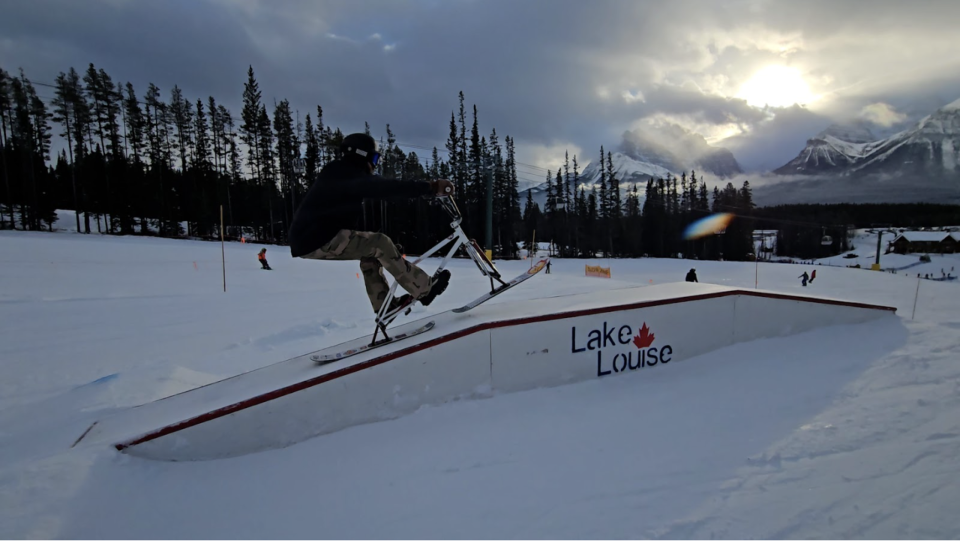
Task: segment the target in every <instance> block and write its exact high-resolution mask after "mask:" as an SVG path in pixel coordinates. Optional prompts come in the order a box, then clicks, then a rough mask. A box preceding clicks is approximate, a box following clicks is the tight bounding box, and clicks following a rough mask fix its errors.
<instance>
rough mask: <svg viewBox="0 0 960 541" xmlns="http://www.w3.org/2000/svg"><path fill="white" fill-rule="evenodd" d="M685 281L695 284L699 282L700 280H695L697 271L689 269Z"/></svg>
mask: <svg viewBox="0 0 960 541" xmlns="http://www.w3.org/2000/svg"><path fill="white" fill-rule="evenodd" d="M687 281H688V282H697V283H699V282H700V280H697V269H690V272H688V273H687Z"/></svg>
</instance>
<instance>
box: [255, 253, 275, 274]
mask: <svg viewBox="0 0 960 541" xmlns="http://www.w3.org/2000/svg"><path fill="white" fill-rule="evenodd" d="M257 259H259V260H260V268H261V269H262V270H273V269H271V268H270V264H269V263H267V249H266V248H263V249H262V250H260V253H258V254H257Z"/></svg>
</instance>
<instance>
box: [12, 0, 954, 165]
mask: <svg viewBox="0 0 960 541" xmlns="http://www.w3.org/2000/svg"><path fill="white" fill-rule="evenodd" d="M0 13H2V16H0V67H3V68H4V69H6V70H7V71H8V72H11V73H15V72H16V70H17V69H18V68H23V69H24V70H25V72H26V74H27V76H28V77H29V78H31V79H32V80H34V81H38V82H52V81H53V80H54V78H55V77H56V75H57V73H59V72H60V71H66V70H68V69H69V68H70V67H75V68H76V69H77V70H78V71H82V70H83V69H85V68H86V66H87V64H89V63H90V62H93V63H94V64H95V65H96V67H98V68H104V69H105V70H106V71H107V72H108V73H109V74H110V75H111V76H112V77H113V78H114V80H115V81H121V82H127V81H129V82H131V83H133V84H134V86H135V87H136V88H137V91H138V93H139V95H140V96H142V95H143V93H144V91H145V90H146V86H147V84H148V83H150V82H153V83H155V84H156V85H158V86H159V87H160V88H161V89H162V90H163V92H164V95H169V89H170V88H171V87H172V86H173V85H174V84H176V85H179V86H180V88H182V89H183V90H184V93H185V95H186V96H187V97H189V98H192V99H194V100H195V99H197V98H203V99H204V100H205V99H206V97H207V96H211V95H212V96H214V97H215V98H216V99H217V100H218V101H220V102H221V103H224V104H225V105H227V106H228V107H229V108H230V109H231V111H232V112H233V113H234V115H238V114H239V110H240V100H241V94H242V91H243V83H244V82H245V79H246V70H247V67H248V65H252V66H253V68H254V70H255V72H256V76H257V78H258V80H259V83H260V88H261V90H262V92H263V99H264V101H265V102H266V103H267V104H268V110H272V103H273V101H274V100H275V99H276V100H278V101H279V100H280V99H284V98H286V99H289V100H290V102H291V104H292V105H293V106H294V107H296V108H298V109H299V110H300V111H301V112H302V113H307V112H313V111H315V110H316V106H317V105H321V106H323V109H324V113H325V114H324V116H325V121H326V122H327V123H328V124H330V125H333V126H337V127H340V128H341V129H342V130H344V131H345V132H350V131H360V130H362V129H363V125H364V124H363V123H364V122H369V123H370V125H371V127H372V131H373V132H374V135H376V136H380V135H383V132H384V131H385V129H384V127H385V125H386V124H387V123H389V124H390V125H391V128H392V129H393V131H394V132H395V134H396V135H397V137H398V139H399V140H400V141H401V142H403V143H408V144H411V145H418V146H423V147H433V146H435V145H436V146H438V147H439V148H441V149H442V148H443V143H444V141H445V139H446V135H447V132H448V125H449V120H450V114H451V112H452V111H454V110H455V109H456V108H457V107H458V100H457V93H458V92H460V91H463V92H464V94H465V97H466V103H467V106H468V107H471V108H472V106H473V105H476V106H477V108H478V109H479V118H480V130H481V133H483V134H489V133H490V130H491V129H492V128H496V130H497V133H498V134H499V135H500V136H501V138H502V137H503V136H504V135H510V136H512V137H514V139H515V140H516V143H517V147H518V152H519V159H520V161H522V162H524V163H529V164H533V165H537V166H540V167H551V168H553V169H554V170H555V169H556V166H557V164H558V163H560V162H562V159H563V153H564V151H569V152H570V153H571V155H574V154H576V155H579V156H580V162H581V163H586V162H587V161H589V160H592V159H593V157H594V156H595V155H596V154H598V153H599V147H600V145H604V146H605V147H607V148H608V149H609V148H611V147H613V148H615V147H616V145H618V144H619V142H620V141H621V137H622V134H623V133H624V132H625V131H627V130H631V129H635V128H637V127H638V126H641V125H643V124H658V123H676V124H680V125H682V126H684V127H686V128H688V129H691V130H694V131H697V132H698V133H701V134H702V135H703V136H704V137H706V138H707V140H708V141H710V142H711V143H712V144H716V145H720V146H725V147H726V148H729V149H730V150H731V151H733V152H734V154H735V156H736V157H737V159H738V160H739V161H740V162H741V165H742V166H743V167H744V169H746V170H749V171H763V170H768V169H771V168H775V167H778V166H780V165H783V164H784V163H785V162H787V161H789V160H790V159H792V158H793V157H794V156H795V155H796V154H797V153H798V152H799V151H800V149H801V148H802V147H803V145H804V142H805V141H806V139H807V138H808V137H811V136H813V135H815V134H816V133H817V132H819V131H820V130H822V129H824V128H826V127H827V126H828V125H829V124H830V123H831V122H834V121H850V120H855V119H861V120H866V121H869V122H872V123H873V126H874V127H875V128H877V129H879V130H883V129H884V128H889V129H896V128H898V127H902V126H903V124H904V123H905V122H909V121H911V120H915V119H916V118H917V117H918V116H921V115H924V114H928V113H930V112H932V111H933V110H934V109H936V108H937V107H939V106H940V105H943V104H945V103H948V102H952V101H954V100H955V99H957V98H960V69H958V68H960V48H958V47H957V34H958V32H957V28H958V21H960V1H957V0H944V1H923V0H915V1H913V2H905V1H900V0H890V1H888V0H869V1H855V0H805V1H802V2H801V1H797V0H786V1H773V0H727V1H721V0H704V1H696V0H670V1H657V2H646V1H641V0H620V1H614V0H610V1H608V0H589V1H588V0H580V1H574V0H393V1H380V0H313V1H308V0H302V1H301V0H82V1H78V0H4V1H3V2H2V4H0ZM38 90H39V91H40V94H41V95H52V89H43V88H38ZM414 150H416V149H414ZM420 153H425V152H424V151H420ZM528 171H530V172H529V173H528V175H529V177H530V178H532V179H536V178H539V176H540V175H538V174H537V173H536V171H537V170H536V169H533V168H530V169H528Z"/></svg>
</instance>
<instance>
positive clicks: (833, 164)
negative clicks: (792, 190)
mask: <svg viewBox="0 0 960 541" xmlns="http://www.w3.org/2000/svg"><path fill="white" fill-rule="evenodd" d="M878 144H880V143H879V142H878V141H877V138H876V137H875V136H874V135H873V133H871V132H870V130H869V128H867V127H866V126H864V125H840V124H834V125H832V126H830V127H829V128H827V129H825V130H823V131H822V132H820V133H818V134H817V135H816V136H815V137H813V138H811V139H808V140H807V146H806V147H804V149H803V150H802V151H800V154H799V155H798V156H797V157H796V158H794V159H792V160H790V161H789V162H788V163H787V164H786V165H784V166H783V167H780V168H778V169H776V170H774V173H776V174H779V175H797V174H799V175H819V174H822V173H832V172H838V171H843V170H845V169H847V168H849V167H851V166H853V165H854V164H856V163H857V162H858V161H859V160H861V159H863V157H864V156H865V155H867V154H869V153H870V152H872V150H873V148H875V147H876V146H877V145H878Z"/></svg>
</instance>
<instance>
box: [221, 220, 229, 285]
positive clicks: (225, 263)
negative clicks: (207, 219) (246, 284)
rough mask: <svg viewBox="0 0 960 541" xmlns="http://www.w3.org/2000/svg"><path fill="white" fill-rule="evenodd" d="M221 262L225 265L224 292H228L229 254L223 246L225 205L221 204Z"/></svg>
mask: <svg viewBox="0 0 960 541" xmlns="http://www.w3.org/2000/svg"><path fill="white" fill-rule="evenodd" d="M220 263H221V265H222V266H223V292H224V293H226V292H227V256H226V253H225V250H224V246H223V205H220Z"/></svg>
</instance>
